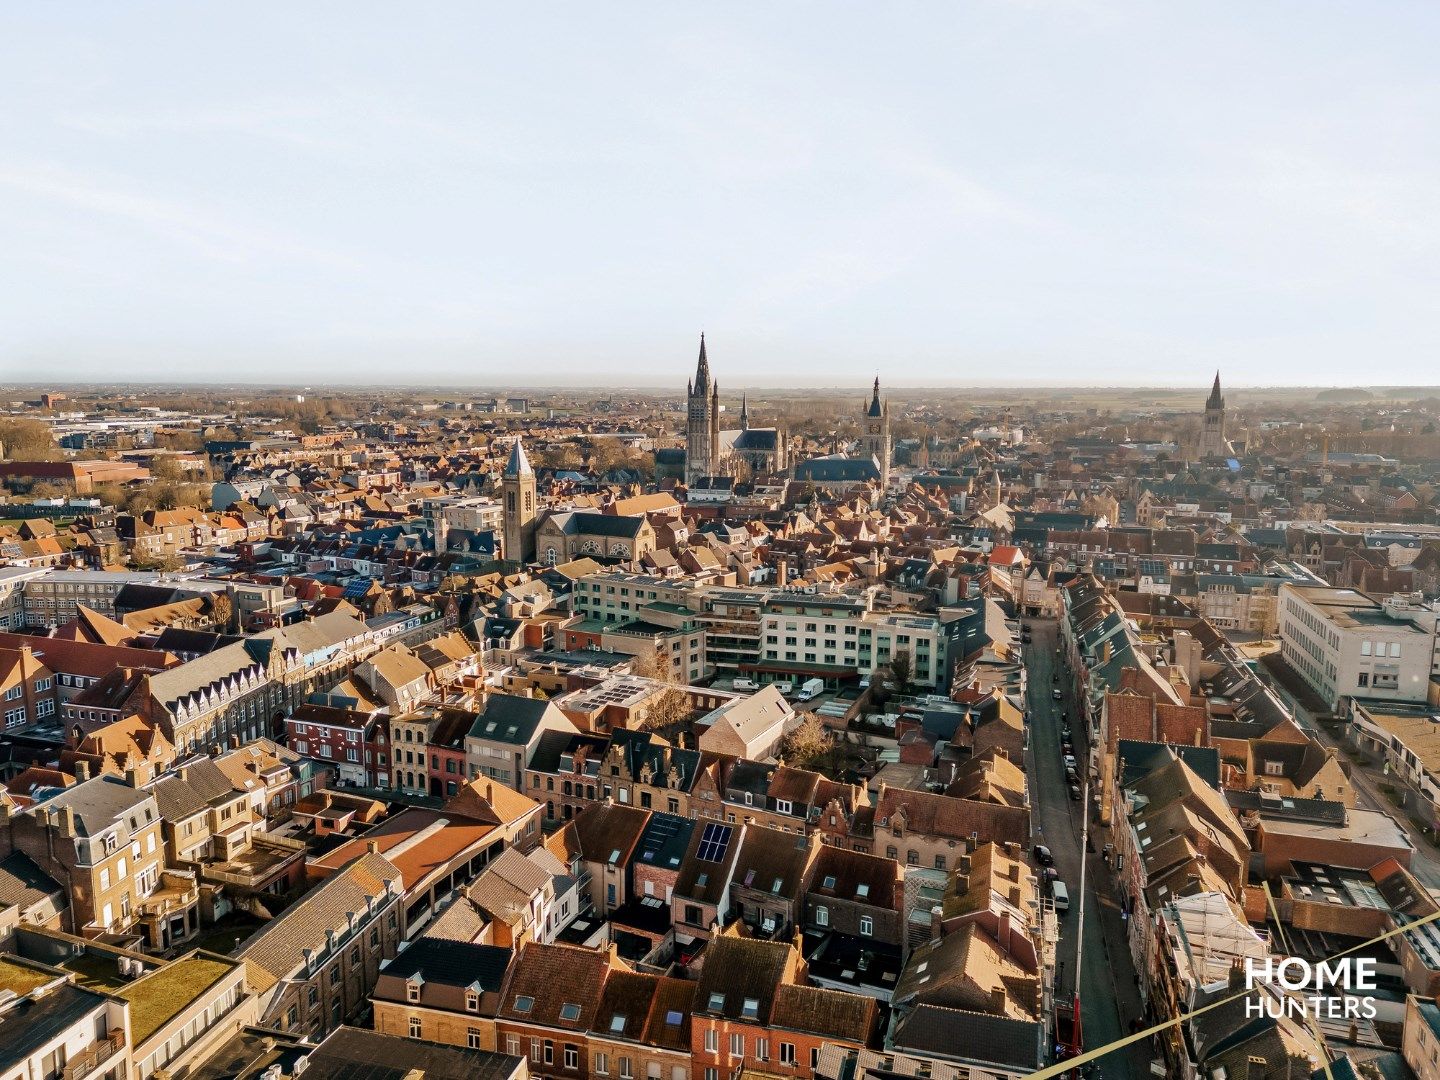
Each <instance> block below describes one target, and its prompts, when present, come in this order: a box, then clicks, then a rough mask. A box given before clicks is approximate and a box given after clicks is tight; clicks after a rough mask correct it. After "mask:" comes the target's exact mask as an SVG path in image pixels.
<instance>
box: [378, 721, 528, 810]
mask: <svg viewBox="0 0 1440 1080" xmlns="http://www.w3.org/2000/svg"><path fill="white" fill-rule="evenodd" d="M474 722H475V714H474V713H472V712H469V711H467V710H465V709H458V708H453V707H450V706H437V707H430V706H425V707H422V708H420V709H418V710H416V711H414V712H409V713H406V714H404V715H402V716H397V717H394V718H393V719H392V720H391V721H390V742H391V745H392V747H393V750H394V767H393V769H392V770H391V778H392V782H393V784H394V787H395V788H396V789H397V790H400V791H406V792H411V793H414V794H417V795H426V794H428V795H433V796H439V797H444V798H449V797H450V796H452V795H454V794H456V793H457V792H458V791H459V790H460V785H461V784H463V783H465V781H466V777H467V775H468V774H467V771H466V768H465V736H466V735H467V734H469V732H470V728H471V727H472V726H473V725H474ZM532 794H533V792H532Z"/></svg>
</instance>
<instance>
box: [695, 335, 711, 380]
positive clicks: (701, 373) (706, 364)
mask: <svg viewBox="0 0 1440 1080" xmlns="http://www.w3.org/2000/svg"><path fill="white" fill-rule="evenodd" d="M709 389H710V361H709V360H708V359H707V358H706V356H705V334H704V333H703V332H702V333H701V334H700V362H699V363H697V364H696V365H695V391H694V392H695V393H697V394H704V393H707V392H708V391H709Z"/></svg>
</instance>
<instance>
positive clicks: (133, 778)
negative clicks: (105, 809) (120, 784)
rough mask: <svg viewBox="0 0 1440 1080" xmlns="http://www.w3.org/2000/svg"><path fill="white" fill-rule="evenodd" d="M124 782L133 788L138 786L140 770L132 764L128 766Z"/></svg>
mask: <svg viewBox="0 0 1440 1080" xmlns="http://www.w3.org/2000/svg"><path fill="white" fill-rule="evenodd" d="M125 783H127V784H129V785H130V786H131V787H133V788H138V787H140V786H141V785H140V770H139V769H138V768H136V767H135V766H134V765H131V766H130V768H128V769H126V770H125Z"/></svg>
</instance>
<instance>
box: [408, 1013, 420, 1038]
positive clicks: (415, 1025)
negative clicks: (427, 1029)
mask: <svg viewBox="0 0 1440 1080" xmlns="http://www.w3.org/2000/svg"><path fill="white" fill-rule="evenodd" d="M422 1030H423V1026H422V1025H421V1023H420V1018H419V1017H418V1016H412V1017H410V1037H411V1038H412V1039H418V1038H420V1037H421V1032H422Z"/></svg>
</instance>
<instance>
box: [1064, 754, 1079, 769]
mask: <svg viewBox="0 0 1440 1080" xmlns="http://www.w3.org/2000/svg"><path fill="white" fill-rule="evenodd" d="M1077 764H1078V763H1077V762H1076V760H1075V756H1074V755H1073V754H1066V755H1065V768H1067V769H1073V768H1075V767H1076V765H1077Z"/></svg>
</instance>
